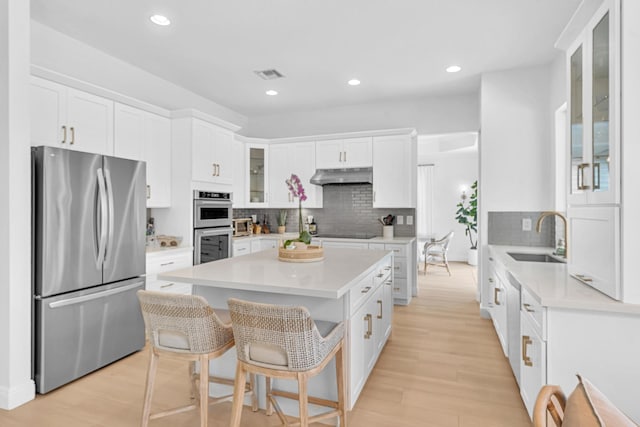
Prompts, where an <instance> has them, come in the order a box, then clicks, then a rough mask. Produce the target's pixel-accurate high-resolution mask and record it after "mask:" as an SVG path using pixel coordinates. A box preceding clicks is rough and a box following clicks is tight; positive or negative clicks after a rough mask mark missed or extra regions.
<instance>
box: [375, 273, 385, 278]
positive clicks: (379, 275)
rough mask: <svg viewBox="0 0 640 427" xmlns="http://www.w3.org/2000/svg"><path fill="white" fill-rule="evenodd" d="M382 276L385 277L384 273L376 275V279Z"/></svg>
mask: <svg viewBox="0 0 640 427" xmlns="http://www.w3.org/2000/svg"><path fill="white" fill-rule="evenodd" d="M382 276H384V273H380V274H378V275H376V277H378V278H380V277H382Z"/></svg>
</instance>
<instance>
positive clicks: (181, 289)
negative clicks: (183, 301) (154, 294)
mask: <svg viewBox="0 0 640 427" xmlns="http://www.w3.org/2000/svg"><path fill="white" fill-rule="evenodd" d="M145 289H146V290H148V291H158V292H170V293H173V294H187V295H190V294H191V293H192V288H191V285H190V284H189V283H179V282H167V281H165V280H155V275H154V276H151V277H148V278H147V283H146V286H145Z"/></svg>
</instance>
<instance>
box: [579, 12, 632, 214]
mask: <svg viewBox="0 0 640 427" xmlns="http://www.w3.org/2000/svg"><path fill="white" fill-rule="evenodd" d="M619 7H620V5H619V1H617V0H606V1H605V2H604V4H603V5H602V7H601V8H600V9H599V10H598V12H597V13H596V14H595V15H594V16H593V18H592V19H591V20H590V21H589V23H588V24H587V26H586V28H585V29H584V31H583V32H582V33H581V35H580V36H579V37H578V39H577V40H576V41H575V42H574V43H573V44H572V45H570V46H569V48H568V50H567V71H568V82H569V83H568V91H569V93H568V95H567V96H568V100H569V102H568V106H569V120H568V125H569V131H568V141H569V158H570V159H571V160H570V162H571V164H570V178H569V181H570V182H569V197H568V202H569V205H585V204H612V203H613V204H616V203H620V167H619V165H620V25H619Z"/></svg>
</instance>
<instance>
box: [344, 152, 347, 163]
mask: <svg viewBox="0 0 640 427" xmlns="http://www.w3.org/2000/svg"><path fill="white" fill-rule="evenodd" d="M344 161H345V162H346V161H347V152H346V151H345V152H344Z"/></svg>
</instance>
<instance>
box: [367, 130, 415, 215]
mask: <svg viewBox="0 0 640 427" xmlns="http://www.w3.org/2000/svg"><path fill="white" fill-rule="evenodd" d="M415 151H416V142H415V138H413V137H412V136H410V135H394V136H377V137H374V138H373V207H374V208H405V207H406V208H413V207H415V206H416V184H415V180H416V168H417V164H416V155H415V154H416V153H415Z"/></svg>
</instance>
